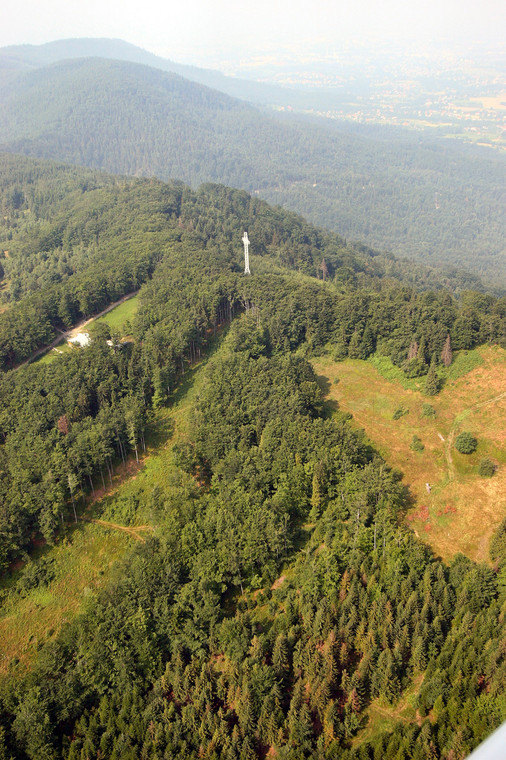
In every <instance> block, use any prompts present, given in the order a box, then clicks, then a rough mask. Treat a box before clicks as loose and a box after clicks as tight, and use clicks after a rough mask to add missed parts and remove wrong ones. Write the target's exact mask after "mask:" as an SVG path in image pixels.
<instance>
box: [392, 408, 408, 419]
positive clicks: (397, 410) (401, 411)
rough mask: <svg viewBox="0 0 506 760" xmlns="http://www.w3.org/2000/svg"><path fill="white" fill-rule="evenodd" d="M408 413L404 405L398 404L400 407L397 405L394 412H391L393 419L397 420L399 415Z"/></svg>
mask: <svg viewBox="0 0 506 760" xmlns="http://www.w3.org/2000/svg"><path fill="white" fill-rule="evenodd" d="M408 413H409V409H404V407H403V406H400V407H399V408H398V409H396V410H395V412H394V413H393V419H394V420H398V419H400V418H401V417H403V416H404V415H405V414H408Z"/></svg>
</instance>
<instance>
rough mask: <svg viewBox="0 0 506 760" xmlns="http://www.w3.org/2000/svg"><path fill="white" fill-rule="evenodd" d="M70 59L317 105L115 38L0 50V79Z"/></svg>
mask: <svg viewBox="0 0 506 760" xmlns="http://www.w3.org/2000/svg"><path fill="white" fill-rule="evenodd" d="M72 58H109V59H113V60H118V61H128V62H130V63H140V64H143V65H145V66H151V67H152V68H155V69H160V70H161V71H168V72H170V73H172V74H178V75H179V76H182V77H184V78H185V79H189V80H190V81H191V82H198V83H199V84H203V85H206V87H212V88H213V89H214V90H219V91H220V92H223V93H225V94H226V95H231V96H232V97H234V98H240V99H241V100H246V101H249V102H251V103H258V104H259V105H276V106H279V105H286V106H292V107H294V106H298V107H300V108H310V107H313V106H316V105H317V104H318V102H319V96H318V94H313V93H309V92H303V91H300V90H295V89H293V88H289V87H280V86H277V85H271V84H265V83H263V82H255V81H253V80H248V79H239V78H236V77H229V76H226V75H225V74H222V73H221V71H215V70H213V69H202V68H199V67H198V66H188V65H185V64H182V63H176V61H171V60H168V59H167V58H161V57H160V56H157V55H154V54H153V53H149V52H148V51H147V50H143V49H142V48H140V47H137V46H136V45H132V44H130V43H129V42H124V41H123V40H118V39H96V38H79V39H68V40H56V41H54V42H47V43H45V44H44V45H10V46H8V47H3V48H0V78H1V77H2V76H3V77H4V78H5V79H7V77H11V76H12V75H13V74H14V75H15V73H16V72H20V71H29V70H30V69H35V68H40V67H41V66H47V65H49V64H51V63H57V62H58V61H63V60H67V59H72Z"/></svg>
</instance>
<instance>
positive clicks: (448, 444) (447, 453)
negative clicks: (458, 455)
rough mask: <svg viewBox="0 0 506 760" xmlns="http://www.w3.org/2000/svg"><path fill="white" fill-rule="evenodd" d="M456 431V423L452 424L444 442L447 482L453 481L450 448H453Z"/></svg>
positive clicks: (453, 470)
mask: <svg viewBox="0 0 506 760" xmlns="http://www.w3.org/2000/svg"><path fill="white" fill-rule="evenodd" d="M456 429H457V423H456V422H454V423H453V425H452V429H451V430H450V434H449V436H448V438H447V439H446V441H445V457H446V463H447V465H448V480H453V478H454V477H455V465H454V464H453V457H452V446H453V441H454V440H455V433H456Z"/></svg>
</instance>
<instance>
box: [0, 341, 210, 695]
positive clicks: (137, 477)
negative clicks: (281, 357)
mask: <svg viewBox="0 0 506 760" xmlns="http://www.w3.org/2000/svg"><path fill="white" fill-rule="evenodd" d="M222 342H223V341H222V334H220V335H219V336H217V337H216V339H211V341H210V343H211V347H210V350H209V351H208V352H207V356H206V357H204V358H203V359H202V360H201V361H200V362H199V363H198V364H197V365H195V366H194V367H193V368H191V369H188V370H187V371H186V372H185V375H184V377H182V378H181V381H180V383H179V385H178V387H177V389H176V390H175V391H174V393H173V395H172V398H171V406H170V407H169V408H166V409H160V410H158V411H157V412H155V413H154V414H153V416H152V419H151V420H150V423H149V427H148V430H147V431H146V442H147V453H146V455H145V456H144V457H142V459H141V461H140V464H139V465H137V463H136V462H135V457H134V456H133V455H132V456H131V457H130V458H129V459H128V460H127V462H126V465H122V464H118V466H117V467H116V468H115V474H114V478H113V483H112V486H111V487H109V484H107V489H106V490H105V491H104V489H103V488H102V486H101V484H100V483H99V482H98V479H96V481H97V482H95V487H96V488H95V494H94V495H93V494H90V495H89V497H88V499H87V508H86V509H85V511H84V513H83V514H82V515H81V517H80V519H79V523H78V524H77V525H76V526H74V525H73V524H71V525H69V526H67V528H66V531H65V535H63V536H59V537H58V540H57V543H56V544H55V545H54V546H47V545H43V546H39V547H38V548H37V549H35V550H34V552H33V553H32V561H33V565H34V566H35V567H34V570H35V573H37V565H38V566H39V567H40V566H41V565H42V564H43V563H44V564H45V565H46V566H47V565H48V563H49V566H50V578H49V579H48V582H44V581H42V582H40V583H38V585H36V586H34V587H33V588H28V589H26V590H21V589H20V585H19V581H20V579H21V578H22V575H23V568H22V563H20V565H21V566H20V567H19V568H18V569H17V570H13V572H12V574H11V576H10V577H9V576H7V575H6V576H4V578H3V579H2V580H1V582H0V601H1V602H2V605H1V608H0V682H1V679H2V677H4V676H5V675H7V674H11V675H17V674H21V673H24V672H25V671H26V670H27V669H28V668H29V667H30V664H31V662H32V661H33V658H34V657H35V655H36V652H37V650H38V649H39V647H40V646H41V645H42V644H43V643H45V642H47V641H49V640H51V639H52V638H54V637H55V636H56V635H57V634H58V632H59V631H60V629H61V628H62V626H63V625H64V624H65V623H66V622H67V621H70V620H71V619H72V618H73V617H74V616H75V615H76V614H78V613H79V611H80V610H81V609H82V607H83V603H84V601H85V599H86V598H87V597H88V596H90V594H94V593H97V592H98V591H99V590H100V588H102V587H103V586H104V585H106V583H107V581H108V580H109V578H110V577H111V570H112V568H113V566H114V564H115V563H116V561H117V560H119V559H121V557H123V556H124V555H125V553H126V552H127V551H128V549H129V548H131V547H132V545H133V543H134V542H140V543H143V542H144V541H146V540H148V539H149V537H150V536H152V535H153V533H155V532H156V527H157V525H158V524H159V522H160V520H163V513H160V512H158V511H157V510H156V508H155V506H154V505H153V500H152V498H151V497H152V494H153V489H154V487H155V486H159V487H160V488H162V489H163V491H164V493H165V495H170V490H171V483H172V482H174V483H176V484H180V483H181V481H182V479H183V478H188V480H189V485H191V483H190V481H192V479H191V476H189V475H186V474H185V473H183V472H182V471H181V470H180V469H179V468H178V467H177V465H176V463H175V461H174V453H173V446H174V444H175V443H177V442H179V441H181V440H185V439H186V438H187V436H188V427H189V425H190V410H191V408H192V404H193V402H194V400H195V396H196V394H197V393H198V387H199V383H200V380H201V378H202V377H203V374H204V367H205V365H206V363H207V360H208V358H209V357H210V355H211V354H212V353H213V352H214V351H216V350H219V347H220V344H221V343H222Z"/></svg>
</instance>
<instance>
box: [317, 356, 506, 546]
mask: <svg viewBox="0 0 506 760" xmlns="http://www.w3.org/2000/svg"><path fill="white" fill-rule="evenodd" d="M313 364H314V367H315V370H316V372H317V374H318V375H319V376H320V377H321V382H322V385H323V387H324V389H325V392H326V394H327V397H328V399H329V400H334V401H337V402H338V404H339V408H340V409H341V410H342V411H346V412H351V414H352V415H353V418H354V420H355V423H356V424H357V425H358V426H360V427H362V428H364V429H365V431H366V433H367V435H368V437H369V438H370V440H371V441H372V442H373V443H374V445H375V446H376V447H377V448H378V450H379V451H380V452H381V454H382V455H383V456H384V457H385V459H386V461H387V462H388V463H389V464H390V465H391V466H392V467H393V468H395V469H396V470H399V471H401V472H402V473H403V476H404V483H405V484H406V485H407V486H408V487H409V490H410V493H411V496H412V507H411V508H410V509H409V511H408V513H407V515H406V519H407V521H408V522H409V524H410V525H411V526H412V528H413V529H414V530H415V532H416V533H417V534H418V535H419V536H420V537H422V538H423V539H424V540H426V541H427V542H429V543H430V544H431V545H432V546H433V548H434V550H435V552H436V553H437V554H439V555H440V556H441V557H443V559H445V560H448V559H450V558H451V557H452V556H453V555H454V554H456V553H457V552H459V551H460V552H463V553H464V554H466V555H467V556H469V557H470V558H471V559H474V560H477V561H487V560H488V544H489V540H490V537H491V535H492V534H493V532H494V530H495V529H496V528H497V526H498V525H499V523H500V521H501V520H502V519H503V518H504V517H505V516H506V450H505V446H504V444H505V439H506V388H505V383H504V378H505V377H506V352H505V351H504V350H503V349H500V348H498V347H490V346H488V347H482V348H480V349H477V350H476V351H469V352H462V353H461V354H460V355H458V356H457V357H456V359H455V362H454V364H453V365H452V366H451V367H450V368H449V370H448V371H447V372H446V381H445V385H444V387H443V389H442V390H441V392H440V393H439V394H438V395H437V396H435V397H432V398H427V397H426V396H424V395H423V393H422V392H421V390H420V386H421V385H423V383H420V381H419V380H407V379H405V378H403V377H402V376H401V375H400V374H399V372H400V371H399V370H398V369H397V368H395V367H393V366H392V365H391V363H390V362H389V361H388V360H386V359H384V358H382V359H378V358H374V359H373V360H372V361H359V360H346V361H344V362H340V363H335V362H332V360H331V359H329V358H324V359H318V360H315V361H314V362H313ZM427 403H428V404H430V405H431V406H432V407H433V408H434V410H435V416H432V417H426V416H424V415H423V412H422V407H423V404H427ZM397 410H400V411H402V412H403V413H402V416H399V417H398V419H394V414H395V413H396V412H397V413H398V414H399V412H398V411H397ZM396 416H397V415H396ZM462 431H469V432H470V433H472V434H473V435H474V436H475V437H476V438H477V439H478V448H477V450H476V452H475V453H474V454H471V455H467V456H465V455H463V454H459V452H458V451H457V450H456V449H455V447H454V440H455V437H456V436H457V435H458V433H459V432H462ZM414 435H416V436H418V438H420V440H421V443H422V444H423V446H424V449H423V451H416V450H413V449H412V448H411V445H412V443H413V436H414ZM483 457H489V458H491V459H492V460H493V461H494V462H495V464H496V465H497V466H498V469H497V471H496V473H495V474H494V476H493V477H492V478H483V477H480V476H479V474H478V465H479V462H480V460H481V459H482V458H483ZM427 484H428V485H429V486H430V492H429V489H428V488H427Z"/></svg>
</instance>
